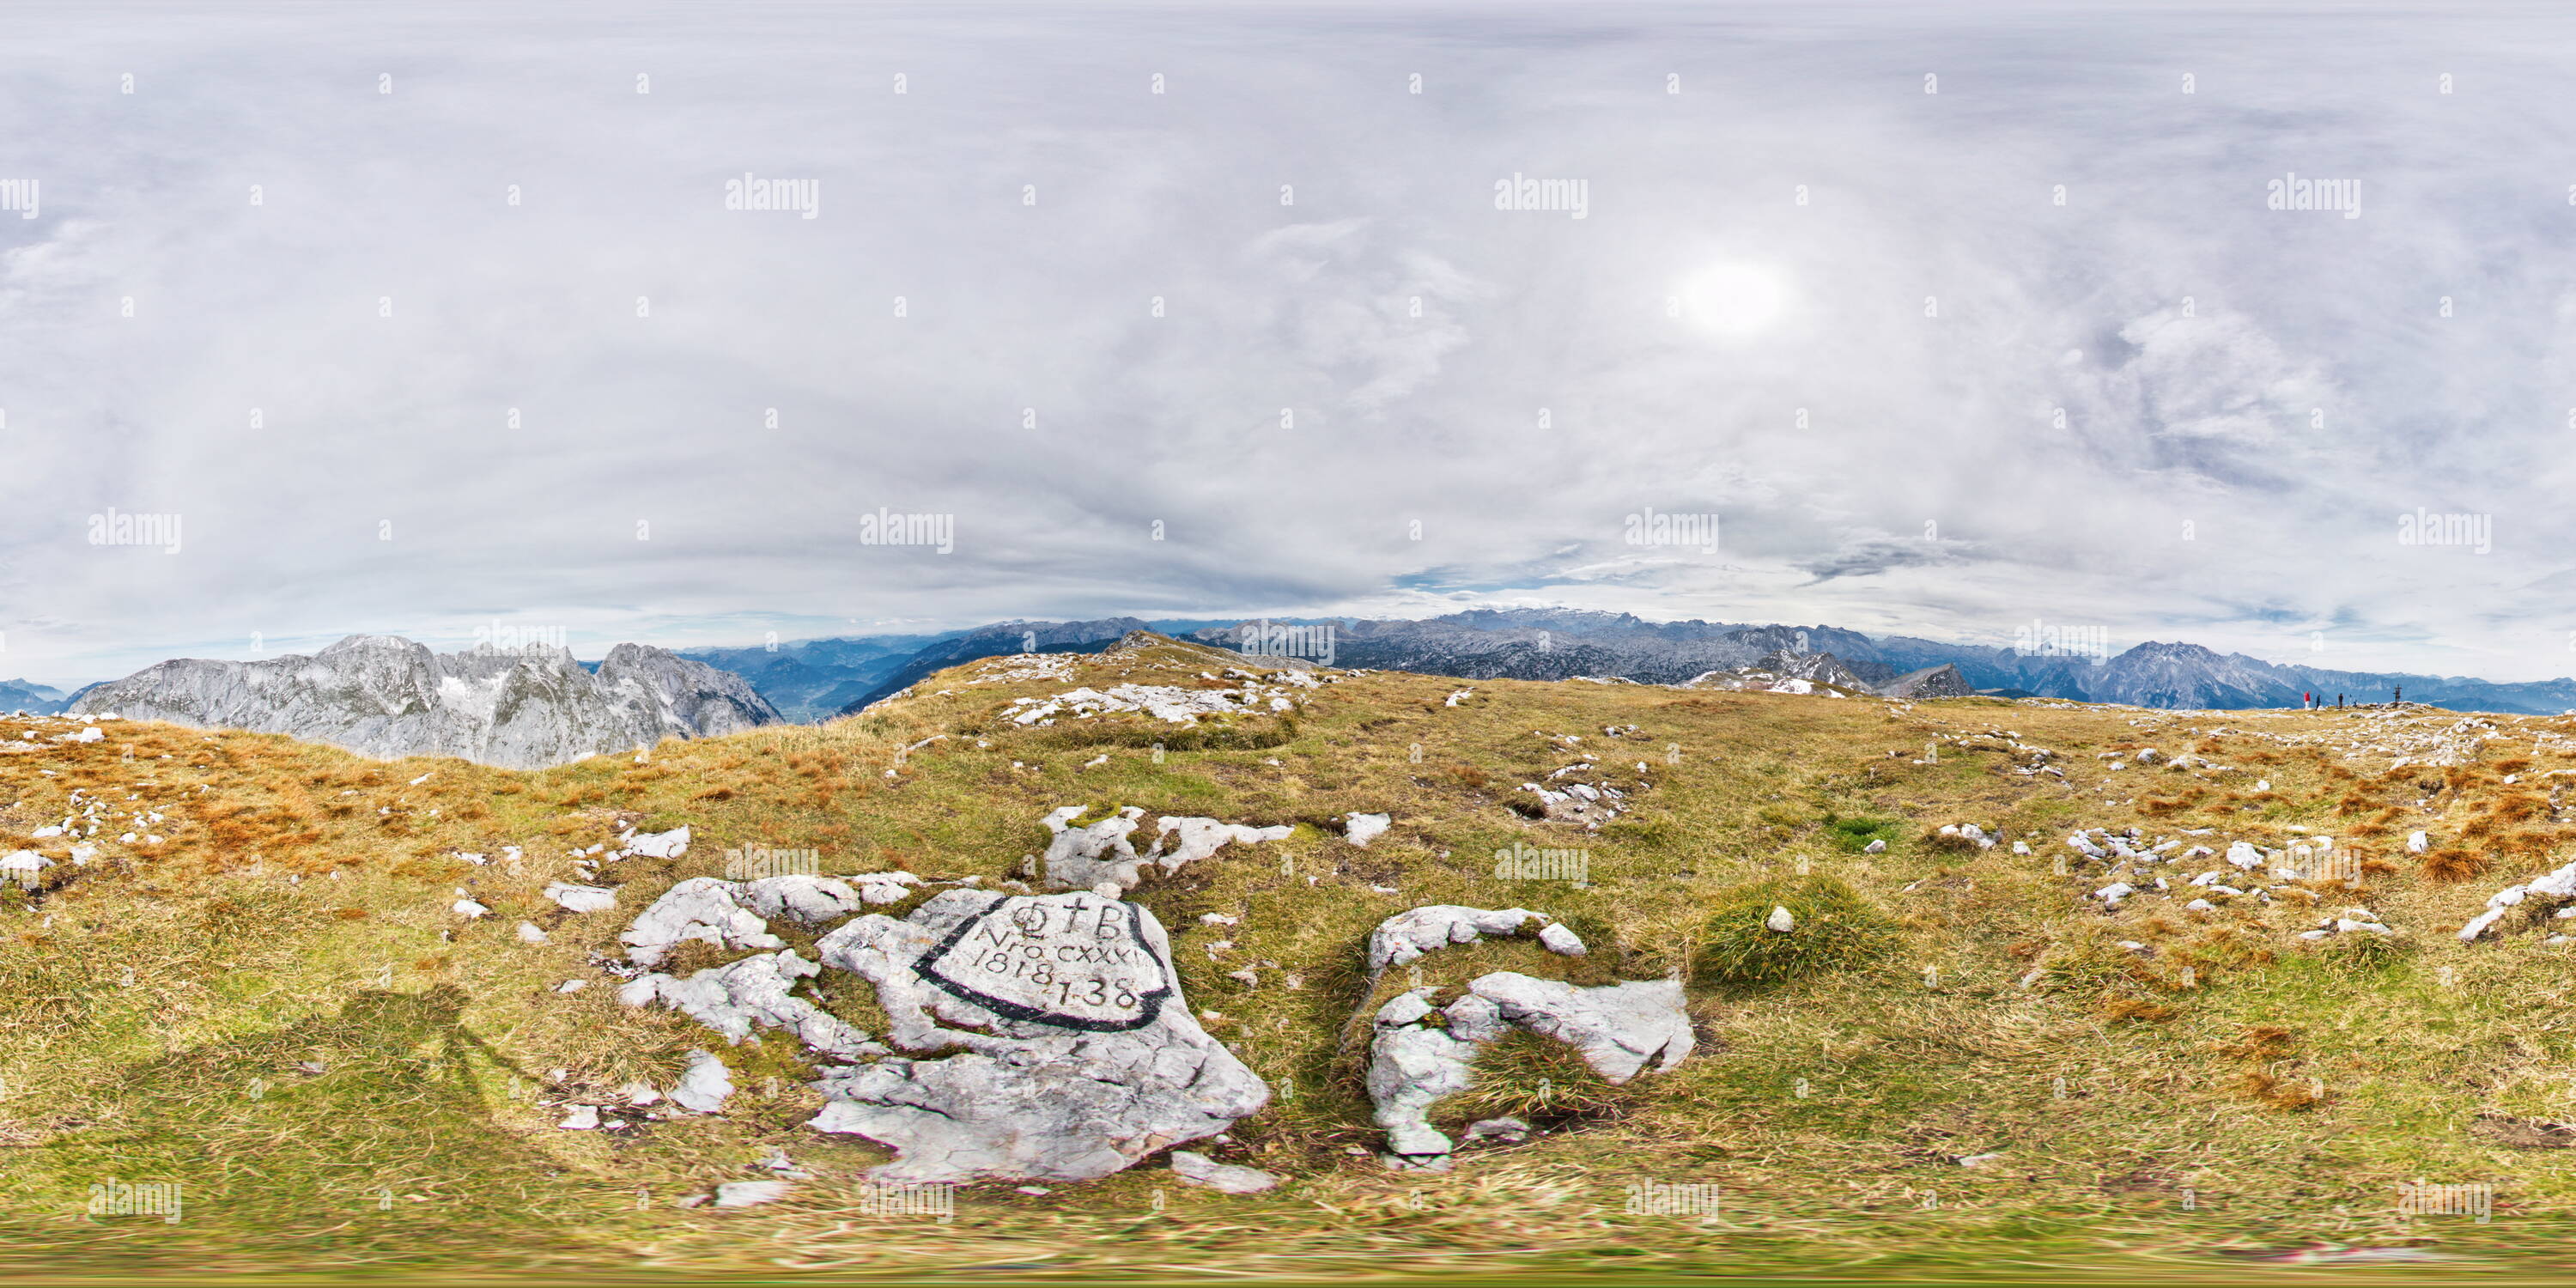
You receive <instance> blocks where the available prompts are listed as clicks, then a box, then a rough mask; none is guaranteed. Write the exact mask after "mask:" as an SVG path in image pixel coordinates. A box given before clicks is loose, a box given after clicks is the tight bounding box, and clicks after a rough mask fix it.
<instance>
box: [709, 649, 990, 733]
mask: <svg viewBox="0 0 2576 1288" xmlns="http://www.w3.org/2000/svg"><path fill="white" fill-rule="evenodd" d="M987 629H989V628H987ZM959 633H960V632H956V631H950V632H948V633H946V634H940V635H866V636H860V637H856V638H851V639H824V640H798V641H796V642H794V643H782V644H779V645H777V646H775V647H771V646H766V645H763V646H757V647H753V648H702V649H681V650H678V651H677V656H680V657H684V658H687V659H689V660H690V661H692V662H704V663H706V664H707V665H708V666H712V667H714V668H716V669H717V670H719V671H731V672H733V673H734V674H736V675H739V676H741V677H742V678H743V679H745V680H747V681H750V683H751V687H753V688H754V689H757V690H759V691H760V696H762V697H764V698H767V699H769V703H770V705H771V706H774V707H776V708H778V711H779V714H781V715H784V716H786V717H787V718H788V719H790V720H796V721H801V722H805V723H811V722H813V721H816V720H823V719H827V718H829V717H831V716H832V715H834V714H836V713H838V712H839V711H840V710H841V709H842V708H844V707H847V706H849V705H850V704H851V703H853V702H856V701H858V700H859V699H860V698H862V697H864V696H866V695H867V694H868V693H869V692H871V691H873V690H874V689H875V688H876V687H877V686H878V684H879V683H880V682H881V681H883V680H884V679H885V678H886V677H887V676H889V675H892V674H894V673H895V672H896V671H899V670H901V669H903V667H904V665H905V664H906V663H908V662H910V661H911V660H912V659H913V658H914V657H916V656H918V655H919V654H920V653H921V652H922V650H924V649H927V648H930V647H931V646H933V645H935V644H938V643H939V642H941V641H944V640H950V639H955V638H956V637H957V636H958V634H959ZM897 687H901V686H897Z"/></svg>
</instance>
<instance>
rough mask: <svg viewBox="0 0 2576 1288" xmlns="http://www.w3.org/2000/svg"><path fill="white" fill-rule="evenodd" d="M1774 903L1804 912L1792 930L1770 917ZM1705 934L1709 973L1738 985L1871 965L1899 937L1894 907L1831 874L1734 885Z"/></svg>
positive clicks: (1704, 961) (1704, 974)
mask: <svg viewBox="0 0 2576 1288" xmlns="http://www.w3.org/2000/svg"><path fill="white" fill-rule="evenodd" d="M1774 908H1786V909H1788V910H1789V915H1790V916H1791V917H1792V918H1794V919H1795V920H1796V925H1795V926H1794V927H1793V928H1792V929H1791V930H1790V931H1789V932H1788V933H1786V934H1782V933H1780V932H1778V931H1775V930H1772V929H1771V928H1770V927H1769V925H1768V924H1766V923H1767V920H1768V918H1769V917H1770V916H1771V910H1772V909H1774ZM1701 936H1702V937H1701V945H1700V953H1699V970H1700V975H1701V978H1702V979H1703V980H1707V981H1711V982H1715V983H1720V984H1728V985H1733V986H1736V987H1755V986H1760V985H1766V984H1777V983H1780V982H1782V981H1785V980H1790V979H1796V978H1798V977H1800V976H1804V975H1813V974H1817V973H1820V972H1824V971H1834V970H1851V969H1855V968H1858V967H1862V966H1867V965H1869V964H1870V963H1872V962H1875V961H1878V960H1880V959H1881V958H1884V957H1885V956H1887V955H1888V953H1889V952H1891V951H1892V950H1893V949H1894V948H1895V947H1896V943H1897V939H1898V935H1897V929H1896V923H1895V922H1894V921H1892V920H1890V919H1889V918H1888V916H1887V914H1886V913H1884V912H1881V911H1879V910H1878V908H1877V907H1876V906H1875V905H1873V904H1871V903H1870V902H1869V901H1868V900H1866V899H1863V898H1862V897H1861V896H1860V893H1859V892H1858V891H1856V890H1853V889H1852V888H1851V887H1850V886H1849V885H1846V884H1844V883H1843V882H1842V881H1840V880H1837V879H1836V878H1833V877H1827V876H1805V877H1774V878H1772V879H1770V880H1767V881H1757V882H1755V883H1753V884H1751V885H1747V886H1739V887H1737V888H1735V889H1733V890H1729V891H1726V892H1725V893H1723V894H1720V895H1719V896H1718V898H1717V902H1716V907H1715V909H1714V910H1713V911H1712V912H1711V913H1710V914H1709V918H1708V921H1707V923H1706V925H1705V927H1704V928H1703V930H1702V932H1701Z"/></svg>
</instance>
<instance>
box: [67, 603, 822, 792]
mask: <svg viewBox="0 0 2576 1288" xmlns="http://www.w3.org/2000/svg"><path fill="white" fill-rule="evenodd" d="M68 709H69V711H70V712H71V713H72V714H74V715H104V714H108V713H111V712H113V713H115V714H118V715H122V716H125V717H127V718H129V719H138V720H167V721H171V722H173V723H177V724H186V725H198V726H205V727H220V728H233V729H247V730H250V731H252V732H255V733H282V734H288V735H291V736H294V737H297V738H306V739H310V740H313V741H315V742H325V743H330V744H332V745H334V746H338V747H344V748H347V749H348V750H351V751H355V752H360V753H363V754H365V755H370V756H384V757H395V756H458V757H462V758H464V759H466V760H472V761H477V762H480V763H482V764H487V765H495V766H499V767H502V768H505V769H541V768H544V767H546V766H549V765H560V764H565V763H567V762H570V761H575V760H580V759H583V758H584V757H588V756H596V755H602V754H605V753H608V752H618V751H631V750H635V749H637V748H641V747H650V746H652V745H653V744H655V743H657V742H660V741H661V740H662V739H664V738H668V737H680V738H705V737H717V736H721V735H724V734H729V733H737V732H740V731H742V730H745V729H751V728H755V727H757V726H760V725H765V724H775V723H778V722H779V721H780V720H782V719H783V717H782V716H780V715H779V713H778V710H777V708H775V707H773V706H771V705H770V704H769V702H768V700H767V699H765V698H763V697H761V696H760V694H758V693H757V692H755V691H753V689H752V687H751V685H750V684H748V683H746V682H745V681H744V680H743V679H742V677H740V676H738V675H734V674H732V673H731V672H727V671H720V670H717V669H716V668H714V667H711V666H708V665H706V664H705V663H703V662H693V661H690V660H688V659H686V658H682V657H678V656H675V655H673V654H672V653H670V652H668V651H667V650H664V649H658V648H653V647H650V646H647V645H642V644H620V645H618V646H616V647H615V648H613V649H610V650H609V653H608V656H607V658H606V659H604V660H602V661H601V662H600V664H599V667H598V669H597V671H596V672H593V671H592V670H590V669H589V668H586V667H584V666H583V665H582V664H581V663H579V662H577V661H575V660H574V659H573V656H572V652H571V651H570V650H569V649H563V648H555V647H547V646H538V647H528V648H506V649H491V648H478V649H469V650H466V651H464V652H458V653H434V652H431V651H430V649H429V648H428V647H427V646H426V645H423V644H419V643H416V642H414V641H412V640H408V639H403V638H400V637H398V636H391V635H352V636H349V637H348V638H346V639H343V640H341V641H340V642H339V643H336V644H333V645H331V646H330V647H328V648H326V649H323V650H322V651H321V652H319V653H317V654H314V655H312V656H309V657H308V656H305V655H302V654H288V655H285V656H282V657H275V658H264V659H261V660H259V661H254V662H233V661H218V660H211V659H206V658H176V659H173V660H171V661H167V662H161V663H157V664H155V665H153V666H150V667H146V668H144V669H143V670H141V671H138V672H136V673H134V674H133V675H130V676H127V677H125V678H124V679H122V680H111V681H109V682H107V683H104V684H98V685H93V686H91V687H89V688H87V689H84V690H82V691H81V692H80V693H79V694H78V695H76V696H75V697H74V698H73V700H72V702H71V704H70V707H69V708H68Z"/></svg>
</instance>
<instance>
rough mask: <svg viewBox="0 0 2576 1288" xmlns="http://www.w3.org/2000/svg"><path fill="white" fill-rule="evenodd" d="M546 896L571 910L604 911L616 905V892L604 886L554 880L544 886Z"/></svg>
mask: <svg viewBox="0 0 2576 1288" xmlns="http://www.w3.org/2000/svg"><path fill="white" fill-rule="evenodd" d="M546 897H547V898H549V899H552V900H554V901H555V903H556V904H558V905H560V906H561V907H563V908H565V909H566V910H568V911H572V912H604V911H606V910H607V909H610V908H614V907H616V906H617V892H616V891H614V890H611V889H609V888H608V887H606V886H587V885H574V884H572V883H570V882H567V881H556V882H553V883H551V884H549V885H548V886H547V887H546Z"/></svg>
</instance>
